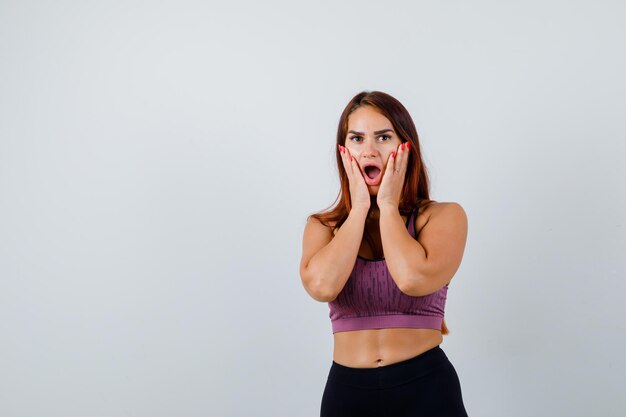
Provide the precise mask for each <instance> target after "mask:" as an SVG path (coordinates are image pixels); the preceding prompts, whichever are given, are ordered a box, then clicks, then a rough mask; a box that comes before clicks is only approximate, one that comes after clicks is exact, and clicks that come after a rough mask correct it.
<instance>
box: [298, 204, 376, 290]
mask: <svg viewBox="0 0 626 417" xmlns="http://www.w3.org/2000/svg"><path fill="white" fill-rule="evenodd" d="M366 218H367V210H366V209H352V210H351V211H350V213H349V214H348V218H347V219H346V221H345V222H344V223H343V224H342V225H341V227H340V228H339V229H338V230H337V233H336V234H335V236H334V237H333V239H332V240H331V241H330V242H329V243H328V244H327V245H326V246H324V247H323V248H322V249H320V251H319V252H317V253H316V254H315V255H314V256H313V257H312V258H311V259H310V260H309V263H308V266H307V269H308V270H309V273H310V276H312V277H314V278H313V285H312V287H313V288H315V292H316V293H318V294H320V296H319V299H321V300H325V301H331V300H334V299H335V298H336V297H337V295H338V294H339V292H341V290H342V288H343V287H344V285H345V284H346V281H347V280H348V277H349V276H350V273H351V272H352V269H353V268H354V263H355V261H356V257H357V255H358V253H359V248H360V246H361V240H362V239H363V230H364V228H365V219H366Z"/></svg>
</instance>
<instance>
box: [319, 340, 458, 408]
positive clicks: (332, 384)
mask: <svg viewBox="0 0 626 417" xmlns="http://www.w3.org/2000/svg"><path fill="white" fill-rule="evenodd" d="M320 415H321V417H352V416H355V417H356V416H358V417H369V416H371V417H422V416H423V417H426V416H428V417H439V416H441V417H467V412H466V411H465V406H464V405H463V398H462V396H461V384H460V383H459V377H458V375H457V373H456V370H455V369H454V367H453V366H452V363H450V361H449V360H448V357H447V356H446V354H445V353H444V352H443V350H442V349H441V348H440V347H439V346H435V347H434V348H432V349H430V350H427V351H426V352H423V353H421V354H419V355H417V356H415V357H413V358H411V359H407V360H405V361H402V362H397V363H393V364H391V365H387V366H381V367H377V368H350V367H347V366H343V365H340V364H338V363H337V362H335V361H333V363H332V365H331V368H330V372H329V374H328V380H327V382H326V388H325V389H324V395H323V396H322V407H321V414H320Z"/></svg>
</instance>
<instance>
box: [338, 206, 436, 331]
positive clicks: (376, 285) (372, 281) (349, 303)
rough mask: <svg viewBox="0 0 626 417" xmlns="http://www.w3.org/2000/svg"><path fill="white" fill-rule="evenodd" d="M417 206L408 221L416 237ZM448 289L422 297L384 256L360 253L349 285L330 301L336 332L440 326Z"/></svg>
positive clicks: (410, 231) (347, 283)
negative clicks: (401, 281) (409, 291)
mask: <svg viewBox="0 0 626 417" xmlns="http://www.w3.org/2000/svg"><path fill="white" fill-rule="evenodd" d="M418 209H419V208H418ZM418 209H414V210H413V211H412V212H411V213H410V214H409V216H408V218H407V222H406V223H407V227H408V229H409V234H410V235H411V236H413V238H414V239H416V237H415V226H414V224H415V216H414V215H415V214H416V213H417V212H418ZM447 293H448V284H446V285H445V286H443V287H442V288H440V289H439V290H437V291H435V292H434V293H432V294H428V295H425V296H422V297H412V296H410V295H406V294H405V293H403V292H402V291H400V289H399V288H398V286H397V285H396V283H395V281H394V280H393V278H392V277H391V274H390V273H389V269H387V264H386V263H385V260H384V259H365V258H362V257H361V256H357V259H356V262H355V264H354V268H353V269H352V272H351V273H350V277H349V278H348V281H347V282H346V285H345V286H344V287H343V289H342V290H341V292H340V293H339V295H338V296H337V298H335V299H334V300H333V301H330V302H329V303H328V307H329V309H330V314H329V315H330V320H331V323H332V329H333V333H337V332H346V331H350V330H364V329H385V328H390V327H408V328H416V329H418V328H429V329H437V330H440V329H441V322H442V320H443V317H444V310H445V305H446V296H447Z"/></svg>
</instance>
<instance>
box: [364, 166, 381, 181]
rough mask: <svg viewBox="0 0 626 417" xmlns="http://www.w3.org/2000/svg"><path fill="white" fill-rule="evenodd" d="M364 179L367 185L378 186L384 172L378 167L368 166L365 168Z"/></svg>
mask: <svg viewBox="0 0 626 417" xmlns="http://www.w3.org/2000/svg"><path fill="white" fill-rule="evenodd" d="M363 174H365V175H363V178H364V179H365V183H366V184H367V185H378V183H380V179H381V177H382V175H381V174H382V170H381V169H380V168H378V167H377V166H376V165H367V166H365V167H363Z"/></svg>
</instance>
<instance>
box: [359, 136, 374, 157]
mask: <svg viewBox="0 0 626 417" xmlns="http://www.w3.org/2000/svg"><path fill="white" fill-rule="evenodd" d="M377 154H378V147H377V146H376V143H374V141H371V140H370V141H365V143H364V144H363V151H362V152H361V156H363V157H365V158H372V157H375V156H376V155H377Z"/></svg>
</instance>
